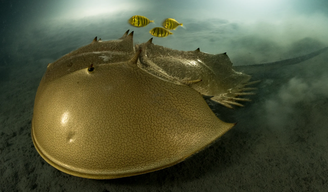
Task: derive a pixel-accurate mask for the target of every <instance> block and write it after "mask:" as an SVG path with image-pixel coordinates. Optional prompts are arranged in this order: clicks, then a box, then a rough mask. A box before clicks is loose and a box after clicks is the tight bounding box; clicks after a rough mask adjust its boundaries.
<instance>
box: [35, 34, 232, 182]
mask: <svg viewBox="0 0 328 192" xmlns="http://www.w3.org/2000/svg"><path fill="white" fill-rule="evenodd" d="M128 38H130V39H131V40H132V36H131V37H129V36H126V35H125V36H123V39H121V40H120V41H119V42H115V43H122V42H123V43H124V42H125V41H126V42H127V41H128V40H127V39H128ZM129 41H130V40H129ZM126 42H125V43H126ZM101 43H106V42H100V41H97V40H96V42H94V43H92V44H97V45H98V46H102V47H103V46H104V45H105V44H101ZM107 43H111V42H107ZM112 43H113V42H112ZM92 44H90V45H92ZM92 46H94V47H96V46H95V45H92ZM116 48H117V46H116ZM81 49H86V50H88V49H87V48H85V47H84V48H81ZM93 49H95V48H93ZM109 52H111V53H109ZM139 53H140V52H138V53H136V54H133V50H132V51H125V52H124V54H125V57H126V58H125V61H122V60H124V59H122V60H119V59H116V60H115V59H114V60H110V61H108V60H107V61H108V62H107V63H106V61H104V59H103V60H99V61H98V60H97V59H99V58H104V57H101V56H103V55H104V54H105V55H106V54H108V55H110V54H111V58H116V57H118V56H117V55H121V56H122V53H121V52H120V53H119V51H117V50H115V46H114V48H113V47H112V48H111V50H109V49H106V50H105V49H101V50H100V49H98V50H95V51H93V50H90V49H89V50H88V51H87V52H81V51H79V50H77V51H75V52H72V53H70V54H68V55H66V56H64V57H63V58H61V59H59V60H58V61H56V62H55V63H52V64H50V65H49V67H48V69H47V71H46V74H45V75H44V77H43V78H42V80H41V82H40V85H39V88H38V91H37V94H36V98H35V105H34V113H33V120H32V133H31V135H32V139H33V143H34V145H35V148H36V149H37V151H38V152H39V154H40V155H41V156H42V158H43V159H44V160H46V161H47V162H48V163H49V164H50V165H52V166H54V167H55V168H57V169H59V170H61V171H63V172H65V173H68V174H71V175H75V176H79V177H84V178H92V179H112V178H119V177H127V176H132V175H138V174H143V173H147V172H152V171H156V170H159V169H163V168H166V167H169V166H172V165H174V164H176V163H178V162H181V161H183V160H184V159H185V158H187V157H189V156H191V155H192V154H194V153H196V152H198V151H200V150H202V149H203V148H204V147H206V146H207V145H209V144H210V143H212V142H213V141H215V140H216V139H217V138H218V137H220V136H221V135H223V134H224V133H225V132H226V131H228V130H229V129H230V128H232V127H233V125H234V124H232V123H225V122H223V121H221V120H219V119H218V118H217V117H216V116H215V114H214V113H213V112H212V111H211V109H210V108H209V107H208V105H207V103H206V102H205V101H204V99H203V97H202V95H201V94H200V93H198V92H197V91H195V90H194V89H192V88H190V87H189V86H187V85H178V84H175V83H171V82H168V81H164V80H162V79H160V78H157V77H156V76H154V75H152V74H149V73H147V72H146V71H144V70H142V69H140V68H139V67H138V66H137V61H138V55H139ZM85 54H89V55H88V58H90V57H94V58H96V59H94V60H93V62H94V63H92V65H90V63H88V62H86V61H85V60H83V59H81V57H82V56H81V55H84V56H83V57H86V56H85ZM115 54H116V55H115ZM124 54H123V55H124ZM65 57H66V58H65ZM79 57H80V58H79ZM95 61H97V62H95Z"/></svg>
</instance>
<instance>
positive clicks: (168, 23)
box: [162, 18, 183, 30]
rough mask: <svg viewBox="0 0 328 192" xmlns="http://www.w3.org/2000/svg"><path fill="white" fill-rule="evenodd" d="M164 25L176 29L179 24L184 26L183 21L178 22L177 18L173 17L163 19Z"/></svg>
mask: <svg viewBox="0 0 328 192" xmlns="http://www.w3.org/2000/svg"><path fill="white" fill-rule="evenodd" d="M162 25H163V27H164V28H166V29H169V30H171V29H173V30H175V29H176V28H177V27H178V26H179V25H181V26H183V24H182V23H179V22H177V20H175V19H172V18H167V19H165V20H164V21H163V23H162Z"/></svg>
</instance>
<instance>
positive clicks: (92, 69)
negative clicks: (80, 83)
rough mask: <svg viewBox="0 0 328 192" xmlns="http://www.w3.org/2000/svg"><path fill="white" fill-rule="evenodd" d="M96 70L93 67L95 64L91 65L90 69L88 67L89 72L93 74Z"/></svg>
mask: <svg viewBox="0 0 328 192" xmlns="http://www.w3.org/2000/svg"><path fill="white" fill-rule="evenodd" d="M94 70H95V68H94V67H93V64H91V65H90V66H89V67H88V71H89V72H93V71H94Z"/></svg>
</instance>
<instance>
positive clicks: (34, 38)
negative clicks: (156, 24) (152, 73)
mask: <svg viewBox="0 0 328 192" xmlns="http://www.w3.org/2000/svg"><path fill="white" fill-rule="evenodd" d="M68 26H69V25H67V24H66V25H63V26H62V27H59V28H56V30H54V31H52V32H51V33H50V32H49V31H47V30H50V31H51V29H44V30H38V29H35V30H34V31H33V32H31V33H27V35H26V36H21V34H12V35H13V36H12V38H10V39H12V41H13V42H14V43H15V44H16V47H15V49H11V51H12V52H14V53H12V55H10V54H6V55H2V57H3V58H5V60H6V63H5V64H3V65H2V66H1V71H0V90H1V94H0V106H1V108H0V191H50V192H58V191H103V192H105V191H111V192H114V191H225V192H228V191H295V192H300V191H326V190H327V189H328V91H327V90H328V89H327V86H328V85H327V83H328V76H327V74H328V73H327V71H328V51H324V52H322V53H321V54H319V55H317V56H315V57H313V58H311V59H309V60H307V61H304V62H300V63H298V64H296V65H291V66H285V67H281V68H278V69H275V70H270V71H262V72H259V73H258V74H254V75H253V79H254V80H256V79H261V80H262V81H261V83H259V84H258V85H257V87H258V90H257V94H256V95H253V96H250V97H249V98H250V99H251V100H252V102H249V103H245V107H242V108H240V107H235V109H227V108H225V107H222V106H221V105H218V104H215V103H213V102H210V101H208V104H209V105H210V107H211V108H212V110H213V111H214V112H215V113H216V115H217V116H218V117H219V118H221V119H222V120H225V121H228V122H237V125H236V126H235V127H233V128H232V129H231V130H230V131H229V132H227V133H226V134H225V135H223V136H222V137H221V138H220V139H219V140H218V141H217V142H215V143H214V144H213V145H211V146H210V147H208V148H206V149H205V150H203V151H201V152H199V153H198V154H196V155H194V156H192V157H191V158H189V159H187V160H186V161H184V162H182V163H179V164H177V165H175V166H172V167H170V168H166V169H164V170H160V171H156V172H153V173H147V174H144V175H139V176H133V177H128V178H120V179H113V180H91V179H84V178H79V177H74V176H71V175H67V174H65V173H62V172H60V171H58V170H56V169H55V168H53V167H52V166H50V165H49V164H48V163H46V162H45V161H44V160H43V159H42V158H41V157H40V156H39V154H38V153H37V151H36V150H35V148H34V146H33V143H32V139H31V119H32V115H33V104H34V97H35V93H36V90H37V88H38V84H39V82H40V80H41V78H42V76H43V74H44V72H45V70H46V66H47V64H48V63H50V62H53V61H55V60H56V59H58V58H59V57H61V56H62V55H64V54H66V53H68V52H69V51H72V50H74V49H76V48H78V47H80V46H82V45H85V44H87V43H89V42H91V40H92V39H93V37H94V36H96V35H99V34H97V33H96V31H98V32H99V33H101V34H100V35H102V34H103V36H105V38H104V39H106V38H107V39H114V38H119V37H120V36H121V35H122V34H123V33H124V31H125V30H126V29H127V28H120V29H118V28H115V29H111V28H110V27H107V28H106V29H101V28H97V25H96V24H95V25H85V26H84V28H83V30H79V29H74V30H73V27H70V28H68V29H65V27H68ZM186 26H187V25H186ZM124 27H126V26H124ZM87 28H89V29H90V28H92V31H85V30H84V29H87ZM136 31H137V30H136ZM182 31H183V30H182ZM176 33H177V35H179V32H176ZM56 34H57V35H56ZM104 34H108V35H104ZM109 34H110V35H109ZM139 34H140V32H139ZM139 34H138V32H136V33H135V37H136V38H138V35H139ZM182 35H183V34H182ZM145 36H146V35H145ZM7 37H8V39H7V45H9V44H12V43H9V35H8V36H7ZM139 37H140V36H139ZM195 37H196V36H190V38H195ZM207 37H208V38H210V37H209V36H207ZM213 37H215V36H213ZM16 38H17V39H16ZM148 38H150V35H149V34H147V36H146V37H145V38H140V39H138V41H139V43H140V42H143V41H145V40H146V39H148ZM168 39H169V38H168ZM249 39H251V40H252V38H249ZM23 40H26V42H24V41H23ZM157 40H158V39H155V40H154V43H155V44H156V43H157ZM198 41H199V42H201V40H197V41H196V43H194V44H193V45H194V46H197V45H196V44H197V42H198ZM158 42H161V43H162V45H165V46H167V47H170V46H168V45H169V43H163V42H164V40H158ZM171 42H172V41H171ZM189 42H190V39H189ZM234 42H235V44H238V40H236V41H234ZM240 42H241V43H245V41H244V42H243V41H242V40H240ZM299 42H303V44H304V42H306V43H305V45H303V44H301V45H302V46H303V47H307V48H308V49H300V50H294V52H292V53H293V54H291V52H288V51H285V50H283V51H285V52H283V51H281V52H283V53H286V54H285V55H284V54H283V53H282V55H283V56H282V58H280V57H278V56H276V55H268V50H267V49H263V47H264V48H266V47H268V49H271V50H273V49H277V50H278V49H279V47H277V46H276V47H273V48H272V47H270V46H269V45H270V43H266V44H263V47H260V48H257V49H256V50H257V52H256V53H253V55H252V58H255V60H256V58H259V57H260V58H264V57H265V55H266V56H267V57H268V59H267V60H264V62H270V61H276V60H281V59H287V58H292V57H296V56H301V55H304V54H307V53H310V52H311V51H315V50H319V49H321V48H323V47H325V46H324V45H325V44H320V43H316V41H315V40H312V39H311V37H309V38H304V39H300V40H299ZM309 42H310V43H309ZM204 44H205V43H204ZM207 44H211V46H217V45H218V44H219V41H207ZM214 44H215V45H214ZM301 45H299V46H298V47H301ZM250 46H252V45H250ZM178 47H179V45H176V47H174V46H171V47H170V48H176V49H178ZM195 48H197V47H195ZM234 49H235V50H236V51H235V52H234V51H233V50H234ZM250 49H251V48H250ZM208 50H211V49H210V48H208ZM254 50H255V49H254ZM286 50H287V49H286ZM223 51H224V50H223V46H220V48H218V50H217V51H216V50H215V51H213V53H218V52H223ZM238 51H239V50H238V47H230V48H229V50H228V55H229V56H230V57H231V60H232V62H234V61H238V62H239V63H241V61H242V58H243V57H245V55H243V54H239V55H238V54H237V53H240V52H238ZM269 52H270V51H269ZM277 52H278V51H277ZM263 55H264V56H263ZM239 56H240V57H239ZM247 59H248V61H249V62H248V64H250V63H252V62H253V60H252V59H249V58H248V57H247V58H246V59H245V60H247ZM238 62H237V63H238ZM254 62H255V61H254ZM257 62H258V63H261V60H257ZM234 63H235V62H234ZM255 63H256V62H255Z"/></svg>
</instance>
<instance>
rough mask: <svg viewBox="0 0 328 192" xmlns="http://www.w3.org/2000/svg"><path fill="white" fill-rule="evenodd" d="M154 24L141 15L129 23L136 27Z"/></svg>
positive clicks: (131, 19) (132, 18)
mask: <svg viewBox="0 0 328 192" xmlns="http://www.w3.org/2000/svg"><path fill="white" fill-rule="evenodd" d="M153 22H154V21H153V20H149V19H148V18H147V17H144V16H141V15H135V16H132V17H131V18H130V19H129V23H130V24H131V25H133V26H135V27H145V26H147V25H148V24H149V23H153Z"/></svg>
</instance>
